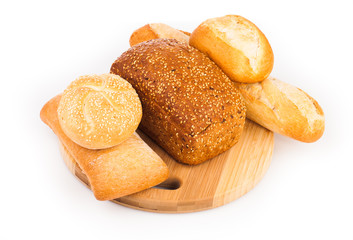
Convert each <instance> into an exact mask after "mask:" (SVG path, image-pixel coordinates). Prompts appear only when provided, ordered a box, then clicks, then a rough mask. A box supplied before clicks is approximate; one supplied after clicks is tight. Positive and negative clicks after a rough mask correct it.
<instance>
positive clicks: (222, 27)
mask: <svg viewBox="0 0 353 240" xmlns="http://www.w3.org/2000/svg"><path fill="white" fill-rule="evenodd" d="M189 43H190V45H191V46H193V47H195V48H197V49H199V50H200V51H202V52H204V53H206V54H207V55H208V56H209V57H210V58H211V59H212V60H213V61H214V62H215V63H216V64H217V65H218V66H219V67H220V68H222V70H223V71H224V72H225V73H226V74H227V75H228V77H229V78H230V79H232V80H233V81H238V82H246V83H253V82H259V81H262V80H264V79H265V78H266V77H268V76H269V75H270V73H271V71H272V68H273V60H274V57H273V52H272V48H271V46H270V44H269V42H268V40H267V38H266V37H265V35H264V34H263V33H262V32H261V31H260V29H258V28H257V27H256V25H255V24H253V23H252V22H250V21H249V20H247V19H245V18H243V17H241V16H237V15H227V16H224V17H219V18H212V19H208V20H206V21H204V22H203V23H201V25H200V26H198V27H197V28H196V29H195V30H194V31H193V32H192V33H191V36H190V40H189Z"/></svg>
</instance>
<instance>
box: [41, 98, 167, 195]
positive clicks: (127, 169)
mask: <svg viewBox="0 0 353 240" xmlns="http://www.w3.org/2000/svg"><path fill="white" fill-rule="evenodd" d="M60 97H61V96H60V95H59V96H56V97H55V98H53V99H51V100H50V101H49V102H48V103H47V104H45V106H44V107H43V108H42V110H41V113H40V116H41V119H42V120H43V122H44V123H46V124H47V125H48V126H49V127H50V128H51V129H52V130H53V131H54V133H55V134H56V135H57V136H58V137H59V140H60V141H61V143H62V144H63V145H64V147H65V149H66V150H67V151H68V152H69V153H70V156H72V157H73V158H74V159H75V161H76V162H77V163H78V165H79V166H80V168H81V169H82V170H83V172H84V173H85V174H86V176H87V178H88V180H89V183H90V186H91V189H92V191H93V193H94V195H95V197H96V198H97V199H98V200H112V199H115V198H119V197H122V196H125V195H129V194H132V193H135V192H139V191H141V190H144V189H147V188H150V187H152V186H155V185H157V184H159V183H161V182H162V181H164V180H165V179H167V178H168V174H169V172H168V168H167V166H166V164H165V163H164V162H163V160H162V159H161V158H160V157H159V156H158V155H157V154H156V153H155V152H154V151H153V150H152V149H151V148H150V147H149V146H148V145H147V144H146V143H145V142H144V141H143V140H142V139H140V137H139V136H138V135H137V134H136V133H133V134H132V135H131V136H130V137H129V138H128V139H127V140H125V141H124V142H122V143H121V144H119V145H117V146H115V147H112V148H108V149H103V150H91V149H87V148H83V147H81V146H79V145H78V144H76V143H74V142H73V141H71V139H70V138H69V137H67V136H66V135H65V133H64V132H63V130H62V129H61V127H60V124H59V119H58V114H57V109H58V105H59V101H60Z"/></svg>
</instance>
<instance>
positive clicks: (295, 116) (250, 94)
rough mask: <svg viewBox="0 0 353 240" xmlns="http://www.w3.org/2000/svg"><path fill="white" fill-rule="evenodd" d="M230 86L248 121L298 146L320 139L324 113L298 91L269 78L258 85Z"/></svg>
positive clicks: (323, 127)
mask: <svg viewBox="0 0 353 240" xmlns="http://www.w3.org/2000/svg"><path fill="white" fill-rule="evenodd" d="M234 84H236V86H237V87H238V89H239V91H240V93H241V94H242V96H243V99H244V101H245V105H246V108H247V112H246V116H247V117H248V118H249V119H251V120H253V121H255V122H257V123H258V124H260V125H262V126H264V127H265V128H267V129H269V130H271V131H273V132H277V133H280V134H282V135H285V136H288V137H291V138H294V139H296V140H299V141H302V142H314V141H316V140H318V139H319V138H320V137H321V136H322V134H323V132H324V129H325V117H324V113H323V111H322V109H321V107H320V105H319V104H318V103H317V102H316V101H315V99H313V98H312V97H310V96H309V95H308V94H307V93H305V92H304V91H302V90H301V89H299V88H296V87H294V86H292V85H289V84H287V83H285V82H282V81H280V80H278V79H275V78H273V77H269V78H267V79H266V80H264V81H262V82H260V83H253V84H244V83H242V84H241V83H234Z"/></svg>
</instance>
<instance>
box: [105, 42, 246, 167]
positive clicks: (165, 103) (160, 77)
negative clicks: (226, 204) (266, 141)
mask: <svg viewBox="0 0 353 240" xmlns="http://www.w3.org/2000/svg"><path fill="white" fill-rule="evenodd" d="M111 73H114V74H118V75H120V76H122V77H123V78H125V79H126V80H127V81H129V82H130V83H131V84H132V85H133V86H134V87H135V89H136V91H137V93H138V95H139V97H140V99H141V102H142V106H143V117H142V121H141V124H140V128H141V129H142V130H143V131H144V132H145V133H147V135H149V136H150V137H151V138H152V139H154V140H155V141H156V142H157V143H158V144H159V145H160V146H162V147H163V148H164V149H165V150H166V151H167V152H168V153H169V154H170V155H172V156H173V157H174V158H175V159H176V160H178V161H180V162H183V163H187V164H199V163H201V162H204V161H206V160H207V159H210V158H212V157H214V156H216V155H218V154H220V153H222V152H224V151H226V150H227V149H229V148H230V147H232V146H233V145H234V144H235V143H236V142H237V141H238V139H239V137H240V134H241V132H242V129H243V126H244V121H245V106H244V103H243V101H242V99H241V97H240V95H239V92H238V91H237V89H236V88H235V86H234V85H233V84H232V82H231V81H230V79H229V78H228V77H227V76H226V75H225V74H224V73H223V72H222V70H221V69H220V68H219V67H217V65H216V64H215V63H214V62H212V61H211V60H210V59H209V58H208V57H206V55H204V54H203V53H201V52H200V51H198V50H197V49H195V48H193V47H191V46H189V45H188V44H186V43H181V42H178V41H176V40H174V39H154V40H150V41H148V42H143V43H140V44H138V45H136V46H134V47H132V48H130V49H129V50H128V51H126V52H125V53H123V54H122V55H121V56H120V57H119V58H118V59H117V60H116V61H115V62H114V63H113V65H112V67H111Z"/></svg>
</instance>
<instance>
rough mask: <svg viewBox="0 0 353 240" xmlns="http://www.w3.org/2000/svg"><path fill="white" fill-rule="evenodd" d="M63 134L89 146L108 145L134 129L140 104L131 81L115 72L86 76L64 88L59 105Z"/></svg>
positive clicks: (139, 116) (123, 137)
mask: <svg viewBox="0 0 353 240" xmlns="http://www.w3.org/2000/svg"><path fill="white" fill-rule="evenodd" d="M58 115H59V122H60V126H61V128H62V130H63V131H64V133H65V134H66V135H67V136H68V137H69V138H70V139H71V140H72V141H74V142H75V143H77V144H79V145H80V146H82V147H85V148H89V149H103V148H109V147H112V146H115V145H118V144H119V143H121V142H123V141H124V140H126V139H127V138H129V137H130V136H131V135H132V134H133V133H134V132H135V130H136V129H137V127H138V125H139V123H140V121H141V117H142V107H141V102H140V99H139V98H138V95H137V93H136V91H135V90H134V88H133V87H132V86H131V84H130V83H129V82H127V81H125V80H124V79H122V78H121V77H119V76H117V75H114V74H102V75H85V76H81V77H79V78H77V79H76V80H75V81H73V82H72V83H71V84H70V86H69V87H68V88H67V89H66V90H65V91H64V93H63V95H62V98H61V101H60V104H59V108H58Z"/></svg>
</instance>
